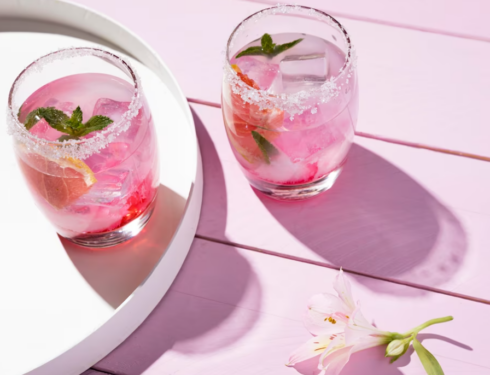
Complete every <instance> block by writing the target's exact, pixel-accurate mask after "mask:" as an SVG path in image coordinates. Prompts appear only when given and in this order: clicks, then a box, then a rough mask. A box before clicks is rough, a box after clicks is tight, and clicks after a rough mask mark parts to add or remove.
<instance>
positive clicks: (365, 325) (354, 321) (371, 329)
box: [345, 304, 389, 347]
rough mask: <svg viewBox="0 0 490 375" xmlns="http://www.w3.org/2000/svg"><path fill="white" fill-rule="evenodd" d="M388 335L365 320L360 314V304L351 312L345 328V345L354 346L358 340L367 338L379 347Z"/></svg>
mask: <svg viewBox="0 0 490 375" xmlns="http://www.w3.org/2000/svg"><path fill="white" fill-rule="evenodd" d="M388 335H389V332H385V331H381V330H380V329H378V328H376V327H375V326H373V325H372V324H371V323H369V322H368V321H367V320H366V318H365V317H364V315H362V313H361V306H360V304H358V305H357V308H356V310H355V311H354V312H353V314H352V316H351V317H350V319H349V322H348V324H347V326H346V327H345V341H346V345H354V344H356V343H357V342H358V341H359V340H361V339H364V338H367V337H370V338H372V341H373V343H374V342H377V343H379V344H376V345H381V344H383V343H385V342H386V339H387V337H388ZM376 345H373V346H376ZM369 347H370V346H369Z"/></svg>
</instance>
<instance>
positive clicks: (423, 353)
mask: <svg viewBox="0 0 490 375" xmlns="http://www.w3.org/2000/svg"><path fill="white" fill-rule="evenodd" d="M413 348H414V349H415V351H416V352H417V355H418V356H419V358H420V362H422V365H423V366H424V368H425V371H426V372H427V374H428V375H444V371H442V367H441V365H440V364H439V362H437V359H436V357H434V356H433V355H432V353H431V352H429V351H428V350H427V349H426V348H424V347H423V346H422V344H421V343H420V341H419V340H417V338H414V339H413Z"/></svg>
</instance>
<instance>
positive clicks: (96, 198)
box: [80, 169, 133, 205]
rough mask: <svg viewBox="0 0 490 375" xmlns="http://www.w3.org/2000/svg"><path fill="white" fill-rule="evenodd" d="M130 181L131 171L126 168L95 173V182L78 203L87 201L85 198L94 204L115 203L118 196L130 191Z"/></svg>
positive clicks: (121, 196) (123, 195)
mask: <svg viewBox="0 0 490 375" xmlns="http://www.w3.org/2000/svg"><path fill="white" fill-rule="evenodd" d="M132 182H133V179H132V173H130V171H128V170H125V169H110V170H107V171H105V172H103V173H101V174H100V175H97V183H96V184H94V185H93V186H92V188H91V189H90V192H89V193H88V194H86V195H85V196H84V199H83V201H81V202H80V203H81V204H84V203H88V202H85V200H90V201H92V203H95V204H103V205H111V204H117V203H118V202H119V199H120V198H124V197H125V196H126V195H127V194H128V193H129V192H130V188H131V184H132Z"/></svg>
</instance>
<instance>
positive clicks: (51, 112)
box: [24, 107, 71, 134]
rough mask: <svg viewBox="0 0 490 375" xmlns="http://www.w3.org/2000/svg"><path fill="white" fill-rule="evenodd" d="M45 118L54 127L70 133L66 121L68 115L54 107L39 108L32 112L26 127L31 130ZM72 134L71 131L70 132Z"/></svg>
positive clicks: (27, 117) (26, 120) (26, 121)
mask: <svg viewBox="0 0 490 375" xmlns="http://www.w3.org/2000/svg"><path fill="white" fill-rule="evenodd" d="M41 119H45V120H46V122H47V123H48V124H49V126H51V127H52V128H54V129H56V130H58V131H60V132H62V133H69V132H68V131H67V130H66V125H65V124H66V121H67V120H68V116H67V115H66V114H65V113H64V112H63V111H60V110H58V109H56V108H54V107H47V108H42V107H41V108H38V109H35V110H34V111H32V112H30V113H29V114H28V115H27V116H26V119H25V123H24V124H25V127H26V129H27V130H31V129H32V127H33V126H34V125H36V124H37V123H38V121H39V120H41ZM69 134H71V133H69Z"/></svg>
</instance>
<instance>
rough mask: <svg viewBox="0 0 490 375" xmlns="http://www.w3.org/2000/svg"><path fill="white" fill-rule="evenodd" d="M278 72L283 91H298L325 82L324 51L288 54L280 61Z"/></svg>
mask: <svg viewBox="0 0 490 375" xmlns="http://www.w3.org/2000/svg"><path fill="white" fill-rule="evenodd" d="M280 72H281V75H282V87H283V90H284V92H286V93H288V92H289V93H291V92H298V91H301V90H305V89H308V88H310V87H312V86H320V85H322V84H323V83H325V81H326V80H327V75H328V60H327V58H326V56H325V53H317V54H311V55H289V56H287V57H285V58H284V59H283V60H282V61H281V63H280Z"/></svg>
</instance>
